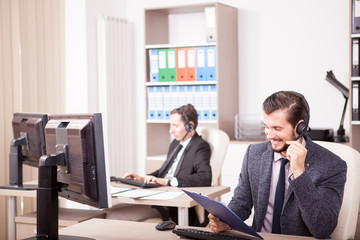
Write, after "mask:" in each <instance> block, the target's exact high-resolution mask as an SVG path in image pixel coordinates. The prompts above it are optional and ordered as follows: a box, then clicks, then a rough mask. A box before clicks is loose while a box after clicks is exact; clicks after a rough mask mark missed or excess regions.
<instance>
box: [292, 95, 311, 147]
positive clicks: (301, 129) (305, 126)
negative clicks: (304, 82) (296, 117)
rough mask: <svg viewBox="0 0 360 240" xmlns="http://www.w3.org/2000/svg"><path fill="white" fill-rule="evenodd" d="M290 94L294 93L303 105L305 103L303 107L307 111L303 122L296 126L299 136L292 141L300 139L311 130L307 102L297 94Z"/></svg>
mask: <svg viewBox="0 0 360 240" xmlns="http://www.w3.org/2000/svg"><path fill="white" fill-rule="evenodd" d="M291 92H292V93H294V94H295V95H296V96H298V97H300V98H301V99H302V100H303V101H304V103H305V107H306V111H307V113H308V114H307V118H306V119H305V120H304V121H303V122H300V123H299V124H298V126H297V127H296V133H297V134H299V136H297V137H296V138H295V139H294V141H296V140H298V139H299V138H301V137H302V136H304V135H305V134H306V133H307V132H308V131H310V130H311V129H310V128H309V121H310V107H309V104H308V102H307V101H306V99H305V97H304V96H303V95H302V94H300V93H298V92H294V91H291Z"/></svg>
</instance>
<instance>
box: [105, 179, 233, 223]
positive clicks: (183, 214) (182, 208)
mask: <svg viewBox="0 0 360 240" xmlns="http://www.w3.org/2000/svg"><path fill="white" fill-rule="evenodd" d="M113 185H114V186H119V187H129V185H126V184H120V183H119V184H113ZM183 189H186V190H188V191H191V192H197V193H201V194H202V195H205V196H208V197H209V198H212V199H215V198H218V197H220V196H221V195H222V194H224V193H228V192H230V187H225V186H211V187H186V188H183ZM161 190H168V191H177V192H179V191H181V188H177V187H161ZM112 203H113V205H117V204H121V203H127V204H138V205H153V206H166V207H178V223H179V225H182V226H188V225H189V211H188V209H189V208H191V207H194V206H196V205H198V203H197V202H196V201H195V200H193V199H192V198H190V197H189V196H187V195H186V194H185V193H183V194H181V195H179V196H178V197H176V198H173V199H170V200H167V201H163V200H146V199H133V198H127V197H113V200H112Z"/></svg>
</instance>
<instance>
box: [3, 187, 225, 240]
mask: <svg viewBox="0 0 360 240" xmlns="http://www.w3.org/2000/svg"><path fill="white" fill-rule="evenodd" d="M113 185H114V186H118V187H129V185H126V184H120V183H119V184H118V183H113ZM184 189H186V190H189V191H193V192H198V193H201V194H203V195H206V196H208V197H210V198H213V199H214V198H217V197H220V196H221V195H222V194H224V193H227V192H229V191H230V187H224V186H212V187H189V188H184ZM161 190H169V191H181V189H180V188H176V187H161ZM0 196H8V197H9V199H8V239H9V240H14V239H15V238H16V227H15V217H16V214H17V210H16V197H31V198H36V190H19V189H0ZM112 203H113V205H117V204H121V203H128V204H141V205H156V206H168V207H178V218H179V219H178V220H179V224H180V225H182V226H187V225H189V222H188V221H189V217H188V216H189V214H188V213H189V212H188V209H189V208H190V207H193V206H196V205H197V203H196V202H195V201H194V200H193V199H191V198H190V197H188V196H187V195H186V194H185V193H184V194H181V195H180V196H178V197H176V198H174V199H171V200H168V201H161V200H145V199H132V198H125V197H113V198H112Z"/></svg>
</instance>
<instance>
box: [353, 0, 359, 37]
mask: <svg viewBox="0 0 360 240" xmlns="http://www.w3.org/2000/svg"><path fill="white" fill-rule="evenodd" d="M352 33H360V1H359V0H352Z"/></svg>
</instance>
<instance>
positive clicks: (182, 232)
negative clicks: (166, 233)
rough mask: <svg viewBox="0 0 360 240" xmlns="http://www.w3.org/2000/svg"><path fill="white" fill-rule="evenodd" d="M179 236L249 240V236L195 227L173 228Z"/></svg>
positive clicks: (209, 239)
mask: <svg viewBox="0 0 360 240" xmlns="http://www.w3.org/2000/svg"><path fill="white" fill-rule="evenodd" d="M172 232H173V233H175V234H176V235H178V237H180V238H181V237H186V238H191V239H204V240H249V238H243V237H238V236H234V235H226V234H223V233H214V232H208V231H203V230H200V229H195V228H176V229H174V230H172Z"/></svg>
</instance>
